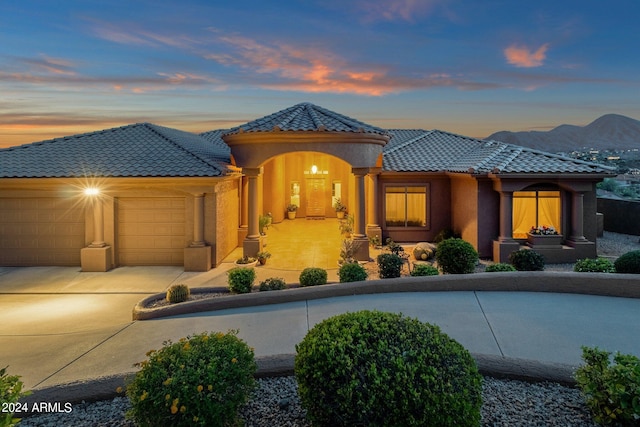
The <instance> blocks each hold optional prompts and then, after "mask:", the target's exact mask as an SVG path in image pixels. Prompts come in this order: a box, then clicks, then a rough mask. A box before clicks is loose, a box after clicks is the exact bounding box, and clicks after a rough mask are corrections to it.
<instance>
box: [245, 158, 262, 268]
mask: <svg viewBox="0 0 640 427" xmlns="http://www.w3.org/2000/svg"><path fill="white" fill-rule="evenodd" d="M242 173H244V174H245V175H246V176H247V180H248V182H249V184H248V195H247V198H248V218H247V222H248V230H247V237H246V238H245V239H244V242H243V245H242V248H243V252H244V255H245V256H251V257H255V256H256V254H257V253H258V252H260V251H261V250H262V242H261V239H260V230H259V220H260V218H259V213H258V202H259V194H258V178H259V177H260V174H262V168H243V169H242Z"/></svg>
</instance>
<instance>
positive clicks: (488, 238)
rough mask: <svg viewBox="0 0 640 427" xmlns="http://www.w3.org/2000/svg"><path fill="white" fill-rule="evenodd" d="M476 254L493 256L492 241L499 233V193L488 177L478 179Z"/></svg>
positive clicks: (483, 256)
mask: <svg viewBox="0 0 640 427" xmlns="http://www.w3.org/2000/svg"><path fill="white" fill-rule="evenodd" d="M477 185H478V206H480V208H479V209H478V247H477V250H478V254H479V255H480V257H482V258H485V257H492V256H493V241H494V240H496V239H497V238H498V235H499V234H500V194H498V192H497V191H495V190H494V189H493V182H492V181H491V180H488V179H479V180H478V184H477Z"/></svg>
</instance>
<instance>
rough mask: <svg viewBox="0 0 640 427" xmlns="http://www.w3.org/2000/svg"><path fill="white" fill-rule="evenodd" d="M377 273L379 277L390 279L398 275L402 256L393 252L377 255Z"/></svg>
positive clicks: (400, 269) (402, 260)
mask: <svg viewBox="0 0 640 427" xmlns="http://www.w3.org/2000/svg"><path fill="white" fill-rule="evenodd" d="M377 262H378V275H379V276H380V278H381V279H392V278H394V277H400V273H401V272H402V266H403V265H404V258H402V257H401V256H400V255H397V254H394V253H390V254H389V253H385V254H380V255H378V258H377Z"/></svg>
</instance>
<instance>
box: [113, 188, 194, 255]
mask: <svg viewBox="0 0 640 427" xmlns="http://www.w3.org/2000/svg"><path fill="white" fill-rule="evenodd" d="M184 210H185V199H184V197H164V198H162V197H158V198H121V199H119V200H118V260H119V263H120V265H182V264H183V262H184V247H185V245H186V242H185V213H184Z"/></svg>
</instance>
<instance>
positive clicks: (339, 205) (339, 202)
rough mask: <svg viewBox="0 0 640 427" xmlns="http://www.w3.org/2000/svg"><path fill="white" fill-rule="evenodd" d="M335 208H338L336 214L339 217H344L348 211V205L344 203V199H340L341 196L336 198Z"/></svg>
mask: <svg viewBox="0 0 640 427" xmlns="http://www.w3.org/2000/svg"><path fill="white" fill-rule="evenodd" d="M333 208H334V209H335V210H336V216H337V217H338V219H343V218H344V214H345V213H346V212H347V206H346V205H344V204H343V203H342V200H340V198H339V197H338V198H337V199H336V202H335V204H334V205H333Z"/></svg>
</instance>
